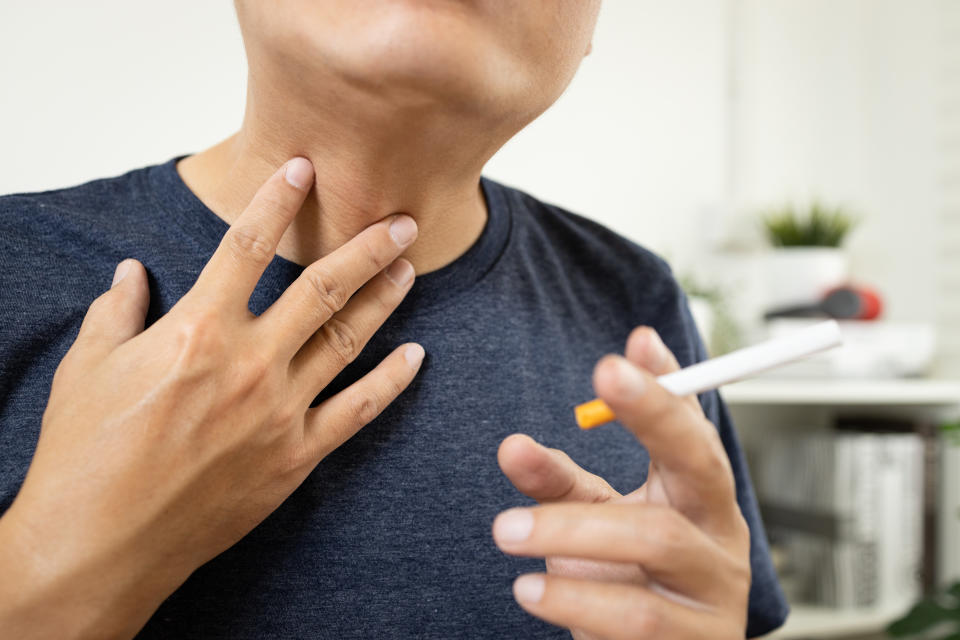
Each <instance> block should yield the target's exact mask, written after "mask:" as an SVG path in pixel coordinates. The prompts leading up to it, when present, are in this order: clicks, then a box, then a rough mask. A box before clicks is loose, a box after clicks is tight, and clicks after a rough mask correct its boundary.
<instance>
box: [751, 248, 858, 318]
mask: <svg viewBox="0 0 960 640" xmlns="http://www.w3.org/2000/svg"><path fill="white" fill-rule="evenodd" d="M848 278H849V261H848V260H847V254H846V253H845V252H844V251H843V250H842V249H835V248H831V247H780V248H776V249H772V250H771V251H770V253H769V254H768V256H767V260H766V281H767V286H766V290H767V295H766V297H767V300H766V307H767V309H768V310H769V309H776V308H779V307H786V306H790V305H800V304H812V303H815V302H817V301H818V300H820V299H821V298H822V297H823V295H824V294H825V293H826V292H827V291H829V290H830V289H833V288H834V287H838V286H840V285H842V284H845V283H847V281H848Z"/></svg>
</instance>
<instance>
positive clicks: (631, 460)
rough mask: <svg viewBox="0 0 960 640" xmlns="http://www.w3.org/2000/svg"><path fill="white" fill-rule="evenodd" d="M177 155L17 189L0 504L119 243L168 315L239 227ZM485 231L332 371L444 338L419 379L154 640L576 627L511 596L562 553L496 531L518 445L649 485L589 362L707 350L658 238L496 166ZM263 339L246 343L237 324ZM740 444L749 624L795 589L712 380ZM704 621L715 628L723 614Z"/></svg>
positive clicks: (274, 284)
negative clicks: (642, 336) (592, 421)
mask: <svg viewBox="0 0 960 640" xmlns="http://www.w3.org/2000/svg"><path fill="white" fill-rule="evenodd" d="M176 160H177V159H174V160H171V161H169V162H167V163H164V164H161V165H157V166H153V167H148V168H145V169H140V170H137V171H133V172H130V173H128V174H126V175H124V176H120V177H117V178H111V179H106V180H99V181H95V182H91V183H88V184H85V185H82V186H78V187H74V188H70V189H63V190H58V191H49V192H46V193H38V194H25V195H12V196H6V197H3V198H0V296H2V301H0V314H2V315H0V513H2V512H3V511H5V510H6V509H7V507H9V505H10V503H11V502H12V500H13V498H14V496H15V495H16V493H17V490H18V488H19V487H20V485H21V483H22V481H23V477H24V474H25V473H26V470H27V466H28V464H29V462H30V459H31V456H32V455H33V451H34V447H35V445H36V440H37V435H38V431H39V428H40V422H41V416H42V414H43V410H44V407H45V405H46V401H47V396H48V393H49V389H50V383H51V379H52V376H53V372H54V369H55V368H56V366H57V364H58V363H59V362H60V360H61V358H62V357H63V355H64V353H65V352H66V351H67V349H68V348H69V346H70V344H71V343H72V342H73V340H74V338H75V337H76V335H77V330H78V328H79V326H80V321H81V319H82V318H83V315H84V313H85V311H86V309H87V306H88V305H89V304H90V302H91V301H92V300H93V299H94V298H95V297H96V296H98V295H99V294H100V293H101V292H102V291H103V290H105V289H106V288H107V287H108V286H109V284H110V280H111V276H112V272H113V269H114V267H115V266H116V264H117V263H118V262H120V261H121V260H122V259H124V258H127V257H134V258H137V259H138V260H140V261H141V262H143V264H144V265H145V266H146V268H147V271H148V273H149V274H150V287H151V291H150V293H151V306H150V312H149V318H148V326H149V324H150V323H152V322H153V321H155V320H156V319H157V318H158V317H159V316H160V315H162V314H163V313H165V312H166V311H167V310H169V309H170V307H171V306H172V305H173V304H174V303H175V302H176V301H177V300H178V299H179V298H180V297H181V296H183V295H184V293H186V292H187V290H188V289H189V288H190V286H191V285H192V284H193V282H194V281H195V279H196V277H197V274H198V273H199V272H200V269H201V268H202V267H203V265H204V263H205V262H206V261H207V259H208V258H209V257H210V255H211V254H212V253H213V251H214V249H215V248H216V247H217V244H218V242H219V240H220V238H221V237H222V235H223V233H224V232H225V231H226V230H227V224H226V223H225V222H224V221H223V220H221V219H220V218H218V217H217V216H216V215H215V214H213V213H212V212H211V211H210V210H209V209H208V208H206V207H205V206H204V205H203V204H202V203H201V202H200V200H199V199H197V198H196V196H194V194H193V193H192V192H191V191H190V190H189V189H188V188H187V187H186V185H185V184H184V183H183V181H182V180H181V179H180V178H179V176H178V174H177V172H176ZM482 186H483V190H484V194H485V196H486V199H487V204H488V207H489V211H490V217H489V222H488V224H487V226H486V228H485V229H484V231H483V234H482V235H481V237H480V239H479V240H478V241H477V242H476V243H475V244H474V246H473V247H472V248H471V249H470V250H469V251H467V253H466V254H464V255H463V256H462V257H460V258H459V259H458V260H456V261H455V262H453V263H452V264H450V265H449V266H447V267H445V268H443V269H441V270H439V271H436V272H434V273H430V274H426V275H423V276H421V277H419V278H418V279H417V281H416V283H415V285H414V287H413V289H412V291H411V292H410V294H409V295H408V297H407V298H406V300H405V301H404V302H403V304H402V305H401V307H400V308H399V309H398V310H397V312H396V313H395V314H394V315H393V316H392V317H391V318H390V319H389V320H388V321H387V323H386V324H385V325H384V326H383V327H382V328H381V330H380V331H379V332H378V333H377V335H376V336H375V337H374V338H373V340H372V341H371V342H370V344H369V346H368V347H367V348H366V350H365V351H364V353H363V354H362V355H361V356H360V358H358V359H357V361H356V362H355V363H353V364H352V365H351V366H350V367H348V368H347V369H346V370H345V371H344V372H343V373H342V374H341V375H340V377H338V378H337V380H335V381H334V383H333V384H332V385H331V386H330V387H329V388H328V389H327V390H326V391H325V393H332V392H334V391H336V390H339V389H341V388H343V387H344V386H345V385H347V384H348V383H350V382H351V381H353V380H355V379H357V378H358V377H359V376H360V375H361V374H362V373H364V372H366V371H368V370H369V369H370V368H372V366H373V365H374V364H375V363H377V362H379V361H380V359H382V358H383V357H384V356H385V355H386V354H387V353H388V352H389V351H390V350H392V349H393V348H394V347H395V346H396V345H398V344H400V343H402V342H405V341H408V340H413V341H417V342H420V343H421V344H422V345H423V346H424V348H425V349H426V352H427V356H426V359H425V361H424V364H423V367H422V370H421V371H420V374H419V376H418V377H417V379H416V380H415V381H414V383H413V384H412V385H411V387H410V388H409V389H408V390H407V391H406V392H405V393H404V394H403V395H402V396H401V397H400V398H399V399H398V400H397V401H396V402H394V403H393V404H392V405H391V406H390V407H389V408H388V409H387V410H386V411H385V412H384V413H383V414H382V415H381V416H380V417H379V418H378V419H377V420H375V421H374V422H372V423H371V424H369V425H368V426H366V427H365V428H364V429H363V430H361V431H360V433H359V434H358V435H356V436H355V437H354V438H353V439H351V440H350V441H349V442H347V443H346V444H345V445H344V446H342V447H341V448H340V449H338V450H337V451H335V452H334V453H333V454H331V455H330V456H329V457H328V458H327V459H325V460H324V461H323V462H321V463H320V465H319V467H317V469H316V470H315V471H314V472H313V473H312V474H311V475H310V476H309V477H308V478H307V480H306V481H305V482H304V484H303V486H301V487H300V488H299V489H298V490H297V491H296V492H295V493H294V494H293V496H291V498H290V499H289V500H287V501H286V502H285V503H284V504H283V505H282V506H281V507H280V508H279V509H277V511H276V512H275V513H274V514H273V515H271V516H270V517H269V518H268V519H267V520H266V521H264V522H263V523H262V524H261V525H260V526H258V527H257V528H256V529H255V530H254V531H253V532H251V533H250V534H249V535H248V536H247V537H246V538H244V539H243V540H242V541H240V542H239V543H238V544H237V545H236V546H234V547H233V548H232V549H229V550H228V551H227V552H226V553H224V554H222V555H221V556H219V557H217V558H216V559H214V560H213V561H212V562H210V563H209V564H207V565H205V566H203V567H201V568H200V569H198V570H197V571H196V572H195V573H194V574H193V576H192V577H190V579H189V580H187V582H186V583H185V584H184V585H183V586H182V587H181V588H180V589H179V590H178V591H177V592H176V593H174V594H173V595H172V596H171V597H170V598H169V599H168V600H167V601H166V602H165V603H164V604H163V605H162V606H161V607H160V609H159V610H158V611H157V612H156V614H155V615H154V616H153V618H152V619H151V620H150V621H149V622H148V623H147V625H146V626H145V627H144V629H143V630H142V632H141V633H140V636H139V637H141V638H158V639H160V638H163V639H165V640H166V639H170V638H178V639H181V640H183V639H187V638H208V639H213V638H229V639H231V640H241V639H245V638H377V637H390V638H525V639H531V638H564V637H569V636H568V633H567V632H566V631H565V630H563V629H560V628H558V627H554V626H552V625H549V624H547V623H545V622H542V621H540V620H538V619H536V618H533V617H531V616H529V615H528V614H527V613H525V612H524V611H523V610H522V609H520V607H519V606H518V605H517V604H516V603H515V602H514V601H513V597H512V594H511V582H512V580H513V579H514V578H515V577H516V576H517V575H519V574H520V573H524V572H529V571H542V570H543V563H542V560H538V559H522V558H513V557H509V556H506V555H504V554H502V553H501V552H500V551H499V550H498V549H497V548H496V546H495V545H494V543H493V540H492V538H491V535H490V525H491V523H492V521H493V519H494V516H496V514H497V513H499V512H500V511H502V510H503V509H507V508H509V507H512V506H517V505H526V504H531V500H529V499H528V498H526V497H524V496H523V495H521V494H520V493H518V492H517V491H516V490H515V489H514V488H513V486H512V485H511V484H510V482H509V481H508V480H507V479H506V477H505V476H504V475H503V474H502V473H501V471H500V470H499V468H498V466H497V459H496V452H497V447H498V445H499V444H500V442H501V441H502V440H503V439H504V438H505V437H506V436H508V435H510V434H511V433H515V432H522V433H527V434H529V435H531V436H532V437H534V438H535V439H536V440H538V441H539V442H541V443H543V444H545V445H547V446H550V447H557V448H560V449H562V450H564V451H566V452H567V453H568V454H570V456H571V457H572V458H573V459H574V460H575V461H577V462H578V463H579V464H580V465H582V466H583V467H585V468H586V469H588V470H590V471H592V472H594V473H597V474H599V475H601V476H602V477H604V478H606V479H607V480H608V481H609V482H610V484H612V485H613V486H614V487H615V488H616V489H617V490H619V491H621V492H628V491H632V490H633V489H636V488H637V487H638V486H640V484H641V483H642V482H643V481H644V478H645V476H646V467H647V461H648V458H647V454H646V451H645V450H644V449H643V448H642V447H641V446H640V445H639V444H638V443H637V441H636V440H635V438H634V437H633V436H632V435H630V434H629V433H628V432H627V431H626V430H625V429H623V428H622V427H621V426H619V425H608V426H606V427H603V428H600V429H596V430H593V431H589V432H583V431H581V430H580V429H578V428H577V427H576V425H575V424H574V422H573V411H572V409H573V406H574V404H576V403H579V402H582V401H584V400H587V399H590V398H591V397H593V392H592V388H591V382H590V378H591V372H592V370H593V367H594V364H595V363H596V361H597V359H598V358H600V357H601V356H602V355H603V354H605V353H610V352H620V353H622V351H623V348H624V343H625V340H626V338H627V335H628V334H629V332H630V330H631V329H632V328H633V327H635V326H637V325H641V324H643V325H650V326H653V327H655V328H656V329H657V330H658V331H659V332H660V334H661V335H662V336H663V338H664V340H665V342H666V343H667V345H668V346H669V347H670V348H671V349H672V350H673V352H674V353H675V354H676V356H677V358H678V359H679V361H680V362H681V364H683V365H687V364H690V363H692V362H694V361H697V360H700V359H702V358H703V355H704V352H703V348H702V346H701V343H700V340H699V338H698V336H697V333H696V330H695V328H694V326H693V323H692V321H691V319H690V315H689V312H688V310H687V306H686V302H685V299H684V296H683V294H682V293H681V291H680V290H679V289H678V287H677V285H676V283H675V281H674V280H673V278H672V276H671V275H670V272H669V269H668V268H667V266H666V265H665V263H664V262H662V261H661V260H660V259H658V258H656V257H654V256H653V255H652V254H650V253H649V252H647V251H646V250H644V249H642V248H640V247H638V246H637V245H635V244H633V243H631V242H629V241H627V240H625V239H623V238H621V237H619V236H617V235H616V234H614V233H612V232H611V231H608V230H607V229H605V228H603V227H601V226H599V225H597V224H595V223H593V222H590V221H588V220H586V219H584V218H581V217H578V216H576V215H573V214H571V213H568V212H566V211H563V210H561V209H558V208H557V207H553V206H549V205H546V204H543V203H541V202H538V201H537V200H535V199H533V198H531V197H530V196H528V195H525V194H523V193H520V192H518V191H516V190H513V189H509V188H507V187H504V186H501V185H499V184H496V183H494V182H491V181H488V180H484V181H483V184H482ZM301 270H302V267H300V266H298V265H296V264H293V263H291V262H289V261H287V260H284V259H282V258H276V259H275V260H274V261H273V262H272V263H271V264H270V266H269V268H268V269H267V271H266V273H265V275H264V277H263V279H262V280H261V282H260V284H259V287H258V288H257V290H256V292H255V293H254V295H253V297H252V299H251V309H252V310H253V311H254V312H255V313H261V312H262V311H263V310H264V309H266V308H267V307H268V306H269V305H270V304H271V303H272V302H273V301H274V300H276V299H277V298H278V297H279V295H280V294H281V293H282V292H283V291H284V289H285V288H286V287H287V286H288V285H289V284H290V283H291V282H293V280H294V279H295V278H296V277H297V275H298V274H299V273H300V271H301ZM236 348H237V357H240V358H242V356H243V350H244V345H239V344H238V345H236ZM701 400H702V403H703V406H704V409H705V410H706V412H707V415H708V416H709V418H710V419H711V420H712V421H713V423H714V424H715V425H716V426H717V428H718V429H719V430H720V434H721V437H722V439H723V443H724V445H725V447H726V450H727V452H728V454H729V456H730V460H731V462H732V463H733V469H734V472H735V474H736V479H737V491H738V496H739V501H740V507H741V509H742V510H743V513H744V515H745V516H746V519H747V521H748V523H749V524H750V529H751V531H752V535H753V539H752V540H753V543H752V551H751V560H752V565H753V588H752V590H751V594H750V610H749V619H750V626H749V634H751V635H753V634H758V633H762V632H765V631H767V630H769V629H771V628H773V627H775V626H777V625H779V624H780V623H781V622H782V620H783V619H784V617H785V615H786V610H787V609H786V604H785V602H784V599H783V595H782V593H781V591H780V588H779V586H778V584H777V581H776V578H775V575H774V572H773V569H772V567H771V564H770V559H769V555H768V548H767V542H766V538H765V535H764V532H763V528H762V525H761V523H760V519H759V516H758V513H757V506H756V503H755V498H754V494H753V492H752V489H751V486H750V480H749V477H748V475H747V470H746V467H745V465H744V459H743V455H742V452H741V450H740V448H739V446H738V444H737V439H736V435H735V434H734V430H733V427H732V425H731V423H730V420H729V418H728V416H727V412H726V410H725V408H724V406H723V404H722V403H721V401H720V399H719V397H718V396H717V394H716V393H709V394H705V395H704V396H702V398H701ZM704 633H705V637H706V636H708V635H709V633H710V630H709V629H705V630H704Z"/></svg>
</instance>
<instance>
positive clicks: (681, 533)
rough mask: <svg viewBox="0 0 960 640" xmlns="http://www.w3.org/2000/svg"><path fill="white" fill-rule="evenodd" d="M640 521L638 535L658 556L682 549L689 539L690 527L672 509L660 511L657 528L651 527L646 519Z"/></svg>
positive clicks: (657, 516)
mask: <svg viewBox="0 0 960 640" xmlns="http://www.w3.org/2000/svg"><path fill="white" fill-rule="evenodd" d="M642 520H643V521H640V520H638V521H637V523H636V525H637V527H638V535H640V536H642V537H643V538H644V540H645V541H646V542H647V543H648V544H649V545H650V546H651V551H652V552H653V553H656V554H669V553H671V552H672V551H673V550H678V549H682V548H683V547H684V544H683V541H684V539H685V538H687V537H688V535H687V534H688V533H689V527H687V526H685V522H684V521H683V519H682V516H681V515H680V514H679V513H677V512H676V511H674V510H673V509H670V508H664V509H660V510H658V512H657V515H656V517H655V520H656V523H655V526H650V522H649V521H647V520H646V518H644V519H642Z"/></svg>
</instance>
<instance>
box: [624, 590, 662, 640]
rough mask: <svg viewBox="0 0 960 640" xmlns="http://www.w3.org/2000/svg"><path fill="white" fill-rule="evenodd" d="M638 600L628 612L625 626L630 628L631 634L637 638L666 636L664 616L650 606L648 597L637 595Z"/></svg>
mask: <svg viewBox="0 0 960 640" xmlns="http://www.w3.org/2000/svg"><path fill="white" fill-rule="evenodd" d="M635 597H636V599H637V602H636V603H635V606H633V607H630V608H629V609H628V610H627V611H626V612H625V616H626V618H627V619H626V620H624V628H626V629H629V630H630V635H631V636H632V637H637V638H660V637H666V629H664V625H663V619H662V616H661V615H660V614H659V613H658V612H657V611H656V610H655V609H654V608H653V607H651V606H650V602H648V601H647V599H646V598H643V597H640V596H635Z"/></svg>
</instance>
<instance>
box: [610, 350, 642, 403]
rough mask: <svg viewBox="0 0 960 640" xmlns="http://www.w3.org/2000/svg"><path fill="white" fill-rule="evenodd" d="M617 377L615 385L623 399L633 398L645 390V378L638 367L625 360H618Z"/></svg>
mask: <svg viewBox="0 0 960 640" xmlns="http://www.w3.org/2000/svg"><path fill="white" fill-rule="evenodd" d="M616 367H617V378H616V384H615V385H614V387H615V389H616V393H617V395H618V396H620V397H621V398H623V399H628V398H633V397H636V396H638V395H640V394H641V393H643V391H644V386H645V384H644V380H643V376H642V375H640V372H639V371H637V368H636V367H635V366H633V365H632V364H630V363H629V362H627V361H626V360H624V359H623V358H618V359H617V360H616Z"/></svg>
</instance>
